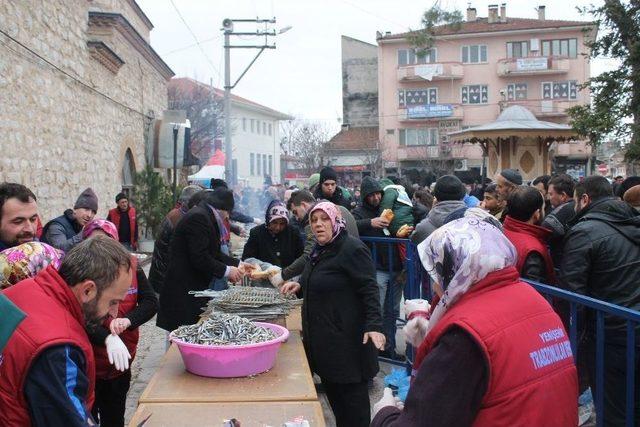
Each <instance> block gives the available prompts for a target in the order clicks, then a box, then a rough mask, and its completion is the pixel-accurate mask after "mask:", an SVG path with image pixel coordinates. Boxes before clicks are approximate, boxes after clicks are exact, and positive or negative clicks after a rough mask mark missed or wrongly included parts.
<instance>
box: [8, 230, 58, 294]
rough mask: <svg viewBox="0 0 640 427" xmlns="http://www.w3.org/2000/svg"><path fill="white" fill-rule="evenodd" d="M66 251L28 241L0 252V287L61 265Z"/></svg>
mask: <svg viewBox="0 0 640 427" xmlns="http://www.w3.org/2000/svg"><path fill="white" fill-rule="evenodd" d="M63 257H64V252H62V251H61V250H58V249H56V248H54V247H53V246H49V245H47V244H46V243H41V242H27V243H23V244H21V245H18V246H14V247H12V248H9V249H5V250H4V251H2V252H0V289H4V288H8V287H9V286H12V285H15V284H16V283H18V282H20V281H21V280H24V279H29V278H31V277H34V276H35V275H36V274H38V272H40V270H44V269H45V268H47V266H49V265H52V266H53V267H54V268H56V269H57V268H58V267H60V263H61V262H62V258H63Z"/></svg>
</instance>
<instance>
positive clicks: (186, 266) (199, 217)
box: [157, 201, 239, 331]
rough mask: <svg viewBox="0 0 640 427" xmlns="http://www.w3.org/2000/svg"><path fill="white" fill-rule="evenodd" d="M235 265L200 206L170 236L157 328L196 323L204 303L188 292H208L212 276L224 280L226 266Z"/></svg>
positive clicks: (211, 218)
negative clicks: (223, 250)
mask: <svg viewBox="0 0 640 427" xmlns="http://www.w3.org/2000/svg"><path fill="white" fill-rule="evenodd" d="M238 264H239V261H238V260H236V259H234V258H231V257H230V256H228V255H225V254H223V253H222V252H221V251H220V232H219V230H218V224H217V223H216V220H215V218H214V216H213V213H212V212H211V210H210V209H209V207H208V205H207V204H206V203H205V202H204V201H202V202H200V204H199V205H198V206H195V207H193V208H192V209H191V210H190V211H189V212H187V214H186V215H185V216H184V217H183V218H182V219H181V220H180V221H179V222H178V225H177V226H176V228H175V231H174V233H173V238H172V239H171V245H170V251H169V264H168V266H167V273H166V275H165V279H164V285H163V286H162V292H161V293H160V309H159V310H158V320H157V325H158V326H159V327H161V328H162V329H165V330H167V331H172V330H174V329H176V328H177V327H178V326H180V325H190V324H193V323H196V322H197V321H198V317H199V315H200V313H201V312H202V307H203V306H204V305H206V303H207V299H206V298H196V297H194V296H193V295H189V291H203V290H205V289H208V288H209V284H210V283H211V280H212V279H213V277H214V276H215V277H217V278H221V277H224V274H225V272H226V269H227V266H237V265H238Z"/></svg>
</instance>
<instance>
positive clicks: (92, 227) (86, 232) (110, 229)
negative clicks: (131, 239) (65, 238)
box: [82, 219, 119, 242]
mask: <svg viewBox="0 0 640 427" xmlns="http://www.w3.org/2000/svg"><path fill="white" fill-rule="evenodd" d="M96 230H101V231H104V232H105V233H106V234H107V236H109V237H111V238H112V239H113V240H115V241H116V242H117V241H119V239H118V229H117V228H116V225H115V224H114V223H112V222H111V221H107V220H106V219H94V220H91V221H90V222H89V223H88V224H87V225H85V227H84V228H83V229H82V238H83V239H86V238H87V237H89V236H91V234H92V233H93V232H94V231H96Z"/></svg>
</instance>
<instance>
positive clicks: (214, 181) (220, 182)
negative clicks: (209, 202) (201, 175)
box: [209, 178, 229, 190]
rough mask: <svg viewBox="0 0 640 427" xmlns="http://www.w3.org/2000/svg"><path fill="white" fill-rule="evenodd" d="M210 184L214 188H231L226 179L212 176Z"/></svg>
mask: <svg viewBox="0 0 640 427" xmlns="http://www.w3.org/2000/svg"><path fill="white" fill-rule="evenodd" d="M209 185H210V186H211V189H212V190H215V189H216V188H229V186H228V185H227V183H226V181H225V180H224V179H220V178H211V182H210V184H209Z"/></svg>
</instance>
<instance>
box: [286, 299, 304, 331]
mask: <svg viewBox="0 0 640 427" xmlns="http://www.w3.org/2000/svg"><path fill="white" fill-rule="evenodd" d="M286 322H287V325H286V327H287V329H288V330H290V331H301V330H302V305H298V306H295V307H293V308H292V309H291V311H290V312H289V314H288V315H287V319H286Z"/></svg>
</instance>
